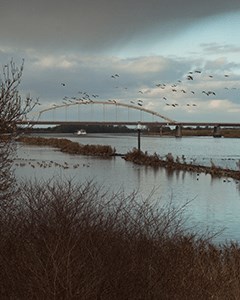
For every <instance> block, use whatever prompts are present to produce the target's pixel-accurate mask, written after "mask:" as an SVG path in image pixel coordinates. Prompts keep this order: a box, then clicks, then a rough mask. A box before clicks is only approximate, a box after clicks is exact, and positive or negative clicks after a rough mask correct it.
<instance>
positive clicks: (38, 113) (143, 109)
mask: <svg viewBox="0 0 240 300" xmlns="http://www.w3.org/2000/svg"><path fill="white" fill-rule="evenodd" d="M86 104H103V105H114V106H120V107H127V108H130V109H136V110H139V111H144V112H146V113H148V114H151V115H153V116H157V117H159V118H162V119H163V120H165V121H166V122H168V123H177V122H176V121H175V120H172V119H170V118H168V117H165V116H163V115H162V114H160V113H158V112H156V111H153V110H150V109H146V108H144V107H142V106H135V105H130V104H125V103H119V102H117V101H115V100H111V102H110V101H93V100H90V101H80V100H79V101H78V100H76V101H75V102H74V103H66V104H61V105H54V106H51V107H49V108H46V109H43V110H40V111H39V112H37V113H36V114H37V115H38V118H37V119H38V120H39V119H40V117H41V115H42V114H43V113H44V112H47V111H51V110H55V109H58V108H65V107H69V106H73V105H86Z"/></svg>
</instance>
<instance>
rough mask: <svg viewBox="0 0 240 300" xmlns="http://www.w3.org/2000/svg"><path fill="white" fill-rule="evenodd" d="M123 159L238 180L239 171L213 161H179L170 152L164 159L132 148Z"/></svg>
mask: <svg viewBox="0 0 240 300" xmlns="http://www.w3.org/2000/svg"><path fill="white" fill-rule="evenodd" d="M124 159H125V160H126V161H131V162H133V163H135V164H138V165H146V166H152V167H164V168H167V169H169V170H183V171H188V172H198V173H205V174H210V175H212V176H216V177H231V178H234V179H236V180H240V171H237V170H230V169H225V168H221V167H217V166H215V165H214V164H213V163H212V165H211V166H210V167H207V166H201V165H194V164H188V163H186V162H180V159H179V158H176V159H174V157H173V156H172V154H171V153H169V154H168V155H166V157H165V159H163V158H161V157H160V156H159V155H158V154H156V153H154V154H153V155H150V154H148V153H147V152H145V153H144V152H142V151H139V150H138V149H133V150H132V151H130V152H128V153H127V154H126V155H125V156H124Z"/></svg>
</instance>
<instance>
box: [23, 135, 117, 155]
mask: <svg viewBox="0 0 240 300" xmlns="http://www.w3.org/2000/svg"><path fill="white" fill-rule="evenodd" d="M18 141H19V142H22V143H25V144H29V145H37V146H51V147H55V148H58V149H59V150H60V151H62V152H66V153H70V154H81V155H93V156H101V157H110V156H112V155H114V154H115V149H113V148H112V147H111V146H108V145H81V144H79V143H77V142H72V141H70V140H68V139H58V138H42V137H19V138H18Z"/></svg>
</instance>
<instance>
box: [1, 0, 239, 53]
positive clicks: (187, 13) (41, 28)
mask: <svg viewBox="0 0 240 300" xmlns="http://www.w3.org/2000/svg"><path fill="white" fill-rule="evenodd" d="M236 10H240V2H239V0H229V1H222V0H221V1H220V0H211V1H209V0H203V1H189V0H183V1H179V0H174V1H170V0H148V1H139V0H122V1H119V0H95V1H94V0H80V1H74V0H71V1H59V0H58V1H57V0H48V1H46V0H43V1H39V0H38V1H36V0H35V1H34V0H31V1H30V0H24V1H18V0H13V1H2V2H1V4H0V36H1V41H2V42H5V43H8V44H9V45H10V46H11V45H12V46H16V45H18V46H21V47H32V48H39V49H49V48H52V49H55V50H56V48H58V49H61V48H62V49H75V50H76V49H80V50H86V51H90V50H91V51H93V52H98V51H101V50H106V49H109V48H112V47H121V45H122V44H124V43H127V42H128V41H129V40H131V39H133V38H134V39H136V38H138V37H139V38H140V37H141V36H142V35H146V36H147V34H148V33H151V32H152V31H156V30H158V31H159V34H161V35H162V37H163V36H164V34H165V33H166V32H167V33H169V31H171V34H174V33H175V32H177V30H180V29H181V28H184V26H189V24H191V22H194V21H197V20H199V19H201V18H205V17H208V16H211V15H217V14H222V13H226V12H231V11H236Z"/></svg>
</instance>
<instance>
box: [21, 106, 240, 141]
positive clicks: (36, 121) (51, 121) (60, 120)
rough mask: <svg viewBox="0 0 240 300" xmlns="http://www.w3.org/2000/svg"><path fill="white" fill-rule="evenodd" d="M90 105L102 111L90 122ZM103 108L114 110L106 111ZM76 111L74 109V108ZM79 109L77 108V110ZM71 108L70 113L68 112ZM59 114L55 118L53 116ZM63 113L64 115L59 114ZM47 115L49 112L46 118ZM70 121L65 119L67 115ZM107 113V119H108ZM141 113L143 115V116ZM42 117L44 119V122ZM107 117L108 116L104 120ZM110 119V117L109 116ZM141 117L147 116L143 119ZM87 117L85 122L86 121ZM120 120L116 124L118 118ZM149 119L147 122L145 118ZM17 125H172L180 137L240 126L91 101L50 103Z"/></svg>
mask: <svg viewBox="0 0 240 300" xmlns="http://www.w3.org/2000/svg"><path fill="white" fill-rule="evenodd" d="M93 106H102V111H101V112H100V110H97V118H98V120H95V121H89V119H93V115H94V113H93V112H94V111H93ZM86 107H90V109H91V111H90V112H89V111H88V112H87V111H86V109H85V108H86ZM107 107H111V108H114V109H115V111H113V110H112V109H111V110H109V111H107ZM76 108H77V109H76ZM80 108H81V109H80ZM120 108H121V109H124V110H125V111H124V113H120V112H119V109H120ZM70 109H72V111H70ZM57 111H58V112H60V114H59V115H58V116H57V115H56V113H57ZM63 111H64V113H63ZM130 111H131V112H132V111H135V112H138V113H140V115H139V114H138V115H136V114H135V115H134V116H133V115H131V116H130ZM49 113H52V115H51V116H49ZM70 114H71V119H70V120H69V115H70ZM108 114H109V116H110V117H109V116H108ZM143 114H144V115H143ZM44 116H45V117H46V118H45V119H44ZM107 116H108V117H107ZM113 116H114V117H113ZM144 116H148V118H147V117H145V118H144ZM88 118H89V119H88ZM120 118H122V119H121V121H119V119H120ZM149 118H150V119H149ZM18 124H19V125H28V126H30V125H31V126H34V125H56V126H57V125H78V126H83V125H101V126H102V125H119V126H120V125H126V126H127V125H129V126H137V125H139V124H140V125H141V126H155V127H156V126H158V127H159V133H160V134H161V132H162V128H163V126H175V127H176V137H181V136H182V128H183V127H184V126H185V127H196V126H204V127H206V126H208V127H213V136H216V137H217V136H220V128H221V127H240V123H236V122H235V123H234V122H179V121H176V120H173V119H171V118H169V117H166V116H164V115H163V114H160V113H158V112H156V111H153V110H150V109H147V108H144V107H143V106H142V104H141V103H138V105H131V104H125V103H120V102H117V101H116V100H108V101H93V100H87V101H84V100H75V101H71V102H70V103H64V104H60V105H56V104H53V105H52V106H51V107H47V108H45V109H42V110H40V111H38V112H35V113H33V114H32V116H31V118H29V117H27V116H26V117H25V119H22V120H21V121H19V122H18Z"/></svg>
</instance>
